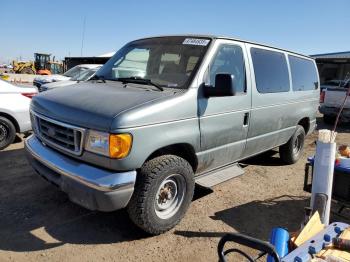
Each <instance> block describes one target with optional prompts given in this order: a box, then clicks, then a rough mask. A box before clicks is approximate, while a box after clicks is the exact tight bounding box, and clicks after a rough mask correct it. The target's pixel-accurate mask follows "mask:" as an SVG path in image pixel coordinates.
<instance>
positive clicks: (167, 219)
mask: <svg viewBox="0 0 350 262" xmlns="http://www.w3.org/2000/svg"><path fill="white" fill-rule="evenodd" d="M193 192H194V176H193V170H192V167H191V166H190V164H189V163H188V162H187V161H186V160H185V159H183V158H181V157H178V156H174V155H164V156H160V157H156V158H154V159H151V160H149V161H147V162H146V163H145V164H144V165H143V166H142V168H141V170H140V172H139V173H138V177H137V179H136V185H135V191H134V194H133V196H132V198H131V199H130V202H129V205H128V213H129V216H130V218H131V220H132V221H133V222H134V223H135V224H136V225H137V226H139V227H140V228H141V229H142V230H144V231H146V232H148V233H150V234H152V235H158V234H161V233H163V232H166V231H168V230H170V229H171V228H173V227H174V226H176V225H177V224H178V223H179V222H180V220H181V219H182V218H183V216H184V215H185V213H186V211H187V209H188V207H189V205H190V203H191V200H192V197H193Z"/></svg>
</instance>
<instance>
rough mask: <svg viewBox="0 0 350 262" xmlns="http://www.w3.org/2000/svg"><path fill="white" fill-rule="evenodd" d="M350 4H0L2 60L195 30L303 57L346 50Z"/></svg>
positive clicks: (131, 0) (244, 0)
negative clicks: (287, 51)
mask: <svg viewBox="0 0 350 262" xmlns="http://www.w3.org/2000/svg"><path fill="white" fill-rule="evenodd" d="M349 10H350V1H349V0H329V1H326V0H280V1H277V0H235V1H234V0H231V1H230V0H212V1H206V0H201V1H199V0H197V1H196V0H193V1H190V0H187V1H186V0H177V1H176V0H173V1H165V0H157V1H156V0H148V1H141V0H139V1H135V0H127V1H112V0H99V1H90V0H85V1H83V0H75V1H73V0H59V1H54V0H51V1H48V0H41V1H34V0H22V1H21V0H2V1H1V9H0V20H1V28H0V32H1V33H0V62H1V61H2V62H8V60H12V59H13V58H19V57H20V56H21V57H22V58H23V59H33V53H34V52H49V53H52V54H55V55H56V57H57V58H64V57H65V56H69V55H71V56H79V55H80V51H81V40H82V30H83V21H84V17H86V30H85V40H84V48H83V55H86V56H90V55H91V56H93V55H99V54H103V53H107V52H110V51H114V50H118V49H119V48H120V47H121V46H122V45H124V44H125V43H127V42H128V41H130V40H133V39H136V38H140V37H143V36H150V35H160V34H181V33H201V34H216V35H225V36H231V37H237V38H242V39H246V40H250V41H255V42H261V43H266V44H270V45H274V46H278V47H282V48H286V49H291V50H293V51H298V52H301V53H304V54H316V53H325V52H336V51H348V50H350V34H349V25H350V15H349Z"/></svg>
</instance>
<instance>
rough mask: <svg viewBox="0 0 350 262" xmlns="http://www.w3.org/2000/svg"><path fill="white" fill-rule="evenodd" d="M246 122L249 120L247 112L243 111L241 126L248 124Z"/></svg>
mask: <svg viewBox="0 0 350 262" xmlns="http://www.w3.org/2000/svg"><path fill="white" fill-rule="evenodd" d="M248 122H249V113H244V118H243V126H248Z"/></svg>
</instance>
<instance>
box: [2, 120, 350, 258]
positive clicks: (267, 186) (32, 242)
mask: <svg viewBox="0 0 350 262" xmlns="http://www.w3.org/2000/svg"><path fill="white" fill-rule="evenodd" d="M319 125H320V126H323V124H322V123H321V122H319ZM349 131H350V130H348V129H347V127H344V126H343V127H342V128H341V129H339V134H338V137H337V142H338V143H349V139H350V135H349ZM316 137H317V135H316V133H314V134H312V135H311V136H309V137H308V138H307V140H306V148H305V151H304V154H303V157H302V159H301V160H300V161H299V162H298V163H296V164H294V165H290V166H286V165H283V163H282V162H281V161H280V159H279V157H278V153H277V151H269V152H267V153H265V154H263V155H260V156H258V157H254V158H252V159H249V160H247V161H245V162H244V163H243V164H244V165H245V167H244V170H245V174H244V175H243V176H241V177H238V178H235V179H232V180H230V181H228V182H226V183H223V184H220V185H218V186H216V187H214V189H213V190H209V189H205V188H199V187H197V188H196V193H195V198H194V200H193V203H192V205H191V207H190V209H189V210H188V212H187V215H186V216H185V218H184V219H183V220H182V222H181V223H180V224H179V225H178V226H177V227H176V228H175V229H173V230H171V231H170V232H167V233H166V234H163V235H160V236H155V237H153V236H148V235H146V234H145V233H143V232H141V231H140V230H138V228H136V226H134V225H133V224H132V223H131V222H130V221H129V219H128V216H127V214H126V212H125V211H124V210H121V211H117V212H113V213H99V212H90V211H88V210H86V209H84V208H81V207H79V206H77V205H75V204H73V203H71V202H70V201H69V200H68V198H67V196H66V195H65V194H64V193H62V192H60V191H59V190H58V189H57V188H56V187H54V186H52V185H51V184H49V183H48V182H46V181H45V180H43V179H42V178H40V177H39V176H38V175H36V174H35V173H34V171H33V170H32V169H31V167H30V166H29V165H28V163H27V161H26V159H25V154H24V149H23V142H22V141H21V139H18V141H17V143H15V144H13V145H11V146H10V147H9V148H7V149H6V150H5V151H1V152H0V261H165V260H166V261H199V260H200V261H217V254H216V247H217V243H218V241H219V237H220V236H222V235H223V234H224V233H225V232H232V231H238V232H241V233H245V234H248V235H251V236H254V237H257V238H260V239H264V240H267V239H268V236H269V232H270V231H271V229H272V228H273V227H274V226H283V227H286V228H288V229H289V230H290V231H295V230H297V229H299V227H300V223H301V221H302V219H303V210H304V207H305V206H308V204H309V197H310V195H309V194H308V193H305V192H303V190H302V186H303V178H304V165H305V162H306V158H307V156H310V155H313V153H314V150H315V146H314V141H315V138H316ZM344 214H345V216H348V217H350V216H349V214H350V212H347V211H345V212H344ZM332 219H333V220H337V221H345V222H349V221H347V220H346V219H345V218H340V217H337V216H333V218H332ZM245 250H246V249H245ZM248 252H249V253H252V252H253V251H251V250H248ZM234 261H241V259H238V260H234Z"/></svg>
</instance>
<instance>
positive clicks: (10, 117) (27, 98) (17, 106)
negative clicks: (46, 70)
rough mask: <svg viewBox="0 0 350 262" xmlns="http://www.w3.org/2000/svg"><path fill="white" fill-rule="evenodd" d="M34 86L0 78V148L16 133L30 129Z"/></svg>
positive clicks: (7, 143) (12, 138) (9, 142)
mask: <svg viewBox="0 0 350 262" xmlns="http://www.w3.org/2000/svg"><path fill="white" fill-rule="evenodd" d="M37 93H38V91H37V89H36V88H35V87H19V86H15V85H12V84H10V83H8V82H6V81H3V80H0V150H2V149H4V148H5V147H7V146H8V145H10V144H12V143H13V141H14V140H15V137H16V133H25V132H28V131H30V130H31V129H32V127H31V123H30V116H29V106H30V102H31V100H32V99H31V98H32V97H33V96H34V95H36V94H37Z"/></svg>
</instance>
